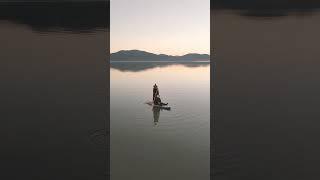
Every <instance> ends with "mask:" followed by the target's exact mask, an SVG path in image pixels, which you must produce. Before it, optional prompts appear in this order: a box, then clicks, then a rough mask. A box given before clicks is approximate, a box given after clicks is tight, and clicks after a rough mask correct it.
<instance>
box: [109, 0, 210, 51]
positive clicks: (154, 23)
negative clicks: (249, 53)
mask: <svg viewBox="0 0 320 180" xmlns="http://www.w3.org/2000/svg"><path fill="white" fill-rule="evenodd" d="M110 48H111V53H113V52H117V51H119V50H131V49H138V50H144V51H148V52H152V53H156V54H169V55H183V54H187V53H201V54H209V53H210V0H111V1H110Z"/></svg>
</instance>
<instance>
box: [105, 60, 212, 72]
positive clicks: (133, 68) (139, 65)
mask: <svg viewBox="0 0 320 180" xmlns="http://www.w3.org/2000/svg"><path fill="white" fill-rule="evenodd" d="M173 65H182V66H185V67H205V66H208V65H210V62H159V61H157V62H142V61H141V62H137V61H134V62H114V61H113V62H111V63H110V66H111V68H113V69H117V70H120V71H123V72H127V71H128V72H139V71H144V70H147V69H153V68H157V67H167V66H173Z"/></svg>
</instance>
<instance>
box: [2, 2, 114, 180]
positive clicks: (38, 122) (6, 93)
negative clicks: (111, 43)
mask: <svg viewBox="0 0 320 180" xmlns="http://www.w3.org/2000/svg"><path fill="white" fill-rule="evenodd" d="M108 14H109V13H108V11H106V6H105V3H104V2H102V3H86V2H83V3H49V2H25V3H23V2H19V3H9V2H8V3H0V36H1V38H0V39H1V43H0V49H1V53H0V68H1V70H0V79H1V88H0V96H1V101H0V107H1V114H0V119H1V121H0V132H1V135H0V141H1V150H0V154H1V155H0V157H1V167H2V170H1V174H0V179H28V180H29V179H30V180H38V179H39V180H43V179H46V180H51V179H54V180H56V179H59V180H72V179H77V180H81V179H83V180H87V179H90V180H100V179H101V180H102V179H106V176H107V167H108V166H107V165H108V163H107V162H108V159H107V155H108V151H107V148H106V120H107V117H108V116H107V109H108V108H107V107H108V106H107V103H106V101H107V102H108V100H106V99H107V95H108V94H109V93H108V88H107V87H108V86H107V82H108V80H109V77H108V73H107V69H106V67H107V61H106V59H107V58H106V51H105V48H106V44H107V43H106V41H107V40H108V39H107V37H108V30H107V20H106V17H108ZM75 17H76V18H75Z"/></svg>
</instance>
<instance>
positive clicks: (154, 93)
mask: <svg viewBox="0 0 320 180" xmlns="http://www.w3.org/2000/svg"><path fill="white" fill-rule="evenodd" d="M158 95H159V89H158V86H157V84H154V86H153V95H152V100H153V102H154V100H155V98H156V97H157V96H158Z"/></svg>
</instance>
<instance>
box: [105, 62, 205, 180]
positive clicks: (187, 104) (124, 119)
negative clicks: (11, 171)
mask: <svg viewBox="0 0 320 180" xmlns="http://www.w3.org/2000/svg"><path fill="white" fill-rule="evenodd" d="M110 75H111V78H110V83H111V84H110V87H111V89H110V100H111V101H110V103H111V105H110V108H111V119H110V120H111V121H110V130H111V139H110V144H111V147H110V148H111V149H110V151H111V155H110V156H111V179H112V180H122V179H133V180H134V179H137V180H144V179H146V180H147V179H153V180H163V179H167V180H175V179H190V180H194V179H198V180H207V179H209V178H210V65H209V63H204V64H201V63H198V64H197V63H185V64H174V63H159V62H157V63H152V62H150V63H149V62H131V63H130V62H122V63H120V62H114V63H111V74H110ZM154 83H157V85H158V87H159V90H160V96H161V98H162V101H164V102H168V103H169V105H170V106H171V107H172V108H171V111H167V110H153V109H152V107H150V106H149V105H147V104H145V102H146V101H150V100H152V88H153V85H154Z"/></svg>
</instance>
